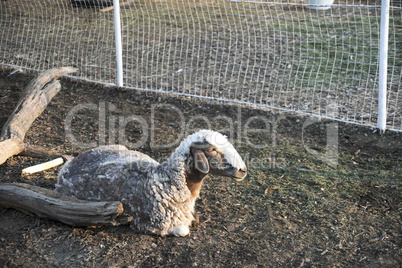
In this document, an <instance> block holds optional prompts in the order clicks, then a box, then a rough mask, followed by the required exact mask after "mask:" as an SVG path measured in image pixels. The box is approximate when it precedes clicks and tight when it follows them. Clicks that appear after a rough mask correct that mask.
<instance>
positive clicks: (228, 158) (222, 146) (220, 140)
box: [176, 130, 247, 181]
mask: <svg viewBox="0 0 402 268" xmlns="http://www.w3.org/2000/svg"><path fill="white" fill-rule="evenodd" d="M176 154H178V155H182V156H183V158H187V157H188V156H192V157H191V160H193V162H192V163H191V168H192V170H193V171H197V172H198V173H200V175H203V176H201V177H204V176H205V175H206V174H208V173H210V174H212V175H220V176H226V177H231V178H232V179H234V180H235V181H241V180H243V179H244V178H245V177H246V175H247V168H246V165H245V163H244V162H243V160H242V158H241V156H240V155H239V153H238V152H237V151H236V149H235V148H234V147H233V145H232V144H231V143H230V142H229V141H228V139H227V138H226V136H224V135H222V134H220V133H219V132H216V131H212V130H200V131H198V132H196V133H194V134H192V135H190V136H188V137H187V138H186V139H185V140H184V141H183V142H182V143H181V144H180V146H179V147H178V148H177V149H176ZM197 177H198V176H197Z"/></svg>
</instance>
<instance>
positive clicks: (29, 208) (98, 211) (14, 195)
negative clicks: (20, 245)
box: [0, 183, 132, 226]
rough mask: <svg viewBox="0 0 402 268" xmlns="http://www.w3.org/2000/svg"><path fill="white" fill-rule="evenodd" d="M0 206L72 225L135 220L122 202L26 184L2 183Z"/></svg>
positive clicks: (104, 223)
mask: <svg viewBox="0 0 402 268" xmlns="http://www.w3.org/2000/svg"><path fill="white" fill-rule="evenodd" d="M0 206H2V207H5V208H14V209H17V210H20V211H22V212H24V213H26V214H34V215H36V216H38V217H40V218H49V219H52V220H57V221H60V222H63V223H65V224H68V225H73V226H98V225H114V226H115V225H122V224H127V223H129V222H130V221H131V220H132V217H130V216H127V215H125V214H123V205H122V203H120V202H119V201H112V202H90V201H84V200H79V199H76V198H73V197H70V196H67V195H64V194H60V193H57V192H55V191H52V190H49V189H45V188H41V187H37V186H32V185H28V184H24V183H15V184H9V183H4V184H0Z"/></svg>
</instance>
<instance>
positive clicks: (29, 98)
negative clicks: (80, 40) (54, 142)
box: [0, 67, 77, 165]
mask: <svg viewBox="0 0 402 268" xmlns="http://www.w3.org/2000/svg"><path fill="white" fill-rule="evenodd" d="M74 72H77V69H76V68H72V67H63V68H59V69H51V70H48V71H45V72H42V73H40V74H39V75H38V76H37V77H36V78H35V79H33V80H32V81H31V82H30V83H29V84H28V86H27V87H26V88H25V90H24V92H23V94H22V96H21V98H20V100H19V102H18V104H17V106H16V107H15V109H14V112H13V113H12V114H11V116H10V117H9V119H8V120H7V122H6V124H5V125H4V126H3V128H2V131H1V135H0V165H1V164H3V163H4V162H5V161H6V160H7V159H8V158H9V157H11V156H13V155H17V154H19V153H21V152H25V153H28V152H29V151H30V150H29V148H28V147H27V145H26V144H25V143H24V138H25V135H26V133H27V131H28V129H29V128H30V127H31V125H32V123H33V122H34V120H35V119H36V118H37V117H38V116H39V115H41V114H42V112H43V111H44V110H45V108H46V107H47V105H48V104H49V102H50V101H51V100H52V98H53V97H54V96H56V94H57V93H58V92H59V91H60V89H61V85H60V82H59V81H57V80H56V79H58V78H60V77H61V76H64V75H66V74H69V73H74ZM43 152H45V150H43V151H42V153H43Z"/></svg>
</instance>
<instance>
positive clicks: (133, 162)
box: [56, 130, 245, 236]
mask: <svg viewBox="0 0 402 268" xmlns="http://www.w3.org/2000/svg"><path fill="white" fill-rule="evenodd" d="M205 141H206V142H209V143H210V144H213V145H215V146H217V147H218V148H219V149H220V150H221V152H223V154H224V155H225V157H227V159H228V161H229V162H230V163H231V165H232V166H233V167H239V168H241V167H244V166H245V164H244V162H243V160H242V159H241V157H240V155H239V154H238V153H237V151H236V150H235V149H234V148H233V146H232V145H231V144H230V143H229V142H228V140H227V139H226V137H225V136H223V135H222V134H220V133H218V132H215V131H211V130H201V131H198V132H196V133H194V134H192V135H190V136H188V137H187V138H186V139H185V140H184V141H183V142H182V143H181V144H180V146H179V147H177V148H176V150H175V151H174V152H173V153H172V155H171V156H170V157H169V159H168V160H167V161H165V162H163V163H162V164H159V163H158V162H157V161H155V160H153V159H152V158H150V157H149V156H147V155H145V154H142V153H140V152H137V151H130V150H128V149H127V148H126V147H124V146H121V145H110V146H102V147H98V148H95V149H92V150H89V151H86V152H83V153H81V154H79V155H78V156H77V157H75V158H74V159H73V160H72V161H68V162H67V163H66V164H65V165H64V166H63V168H62V169H61V171H60V173H59V176H58V182H57V184H56V191H58V192H60V193H63V194H66V195H70V196H74V197H76V198H78V199H83V200H90V201H116V200H119V201H121V202H122V203H123V206H124V211H125V212H126V213H128V214H130V215H131V216H133V221H132V222H131V227H132V228H133V229H134V230H135V231H137V232H142V233H152V234H157V235H161V236H164V235H167V234H173V235H186V234H187V233H188V227H189V226H190V225H191V222H192V221H193V220H194V216H193V214H194V203H195V198H192V197H191V193H190V190H189V189H188V187H187V184H186V178H185V171H186V168H187V167H186V160H187V159H188V158H189V157H190V155H191V154H190V146H191V144H192V143H193V142H205ZM183 226H184V230H183V228H182V227H183ZM176 227H179V230H177V229H175V228H176ZM180 228H182V229H180ZM183 232H184V233H183Z"/></svg>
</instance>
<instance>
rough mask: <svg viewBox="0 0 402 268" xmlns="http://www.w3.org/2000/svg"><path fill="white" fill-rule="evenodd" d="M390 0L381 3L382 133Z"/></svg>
mask: <svg viewBox="0 0 402 268" xmlns="http://www.w3.org/2000/svg"><path fill="white" fill-rule="evenodd" d="M389 6H390V0H382V3H381V30H380V62H379V65H380V69H379V75H378V79H379V80H378V86H379V87H378V128H379V129H380V132H381V133H384V131H385V130H386V128H387V68H388V30H389Z"/></svg>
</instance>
